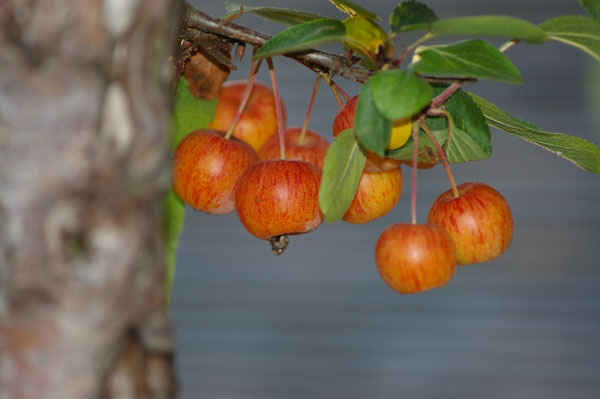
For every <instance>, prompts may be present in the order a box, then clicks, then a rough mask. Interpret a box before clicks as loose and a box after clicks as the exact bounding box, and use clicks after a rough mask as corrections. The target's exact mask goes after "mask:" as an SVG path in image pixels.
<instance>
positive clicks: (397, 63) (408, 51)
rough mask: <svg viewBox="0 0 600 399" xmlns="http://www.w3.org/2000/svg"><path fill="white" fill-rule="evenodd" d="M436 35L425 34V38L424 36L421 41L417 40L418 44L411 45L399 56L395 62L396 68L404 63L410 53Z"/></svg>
mask: <svg viewBox="0 0 600 399" xmlns="http://www.w3.org/2000/svg"><path fill="white" fill-rule="evenodd" d="M434 36H435V34H433V33H431V32H429V33H427V34H425V35H424V36H422V37H421V38H420V39H419V40H417V41H416V42H414V43H413V44H411V45H410V46H408V47H407V48H406V49H405V50H404V51H403V52H402V53H401V54H400V55H399V56H398V58H396V59H395V60H394V66H398V65H400V64H401V63H402V61H404V58H405V57H406V56H407V55H408V53H410V52H411V51H412V50H414V49H415V48H416V47H418V46H419V45H421V43H424V42H426V41H427V40H429V39H431V38H432V37H434Z"/></svg>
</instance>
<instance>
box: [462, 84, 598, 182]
mask: <svg viewBox="0 0 600 399" xmlns="http://www.w3.org/2000/svg"><path fill="white" fill-rule="evenodd" d="M470 95H471V97H472V98H473V100H474V101H475V103H476V104H477V105H478V106H479V108H480V109H481V111H482V112H483V114H484V115H485V118H486V119H487V122H488V123H489V124H490V126H493V127H495V128H497V129H500V130H503V131H505V132H507V133H510V134H513V135H515V136H517V137H520V138H522V139H523V140H526V141H529V142H530V143H533V144H536V145H538V146H540V147H542V148H545V149H546V150H548V151H551V152H553V153H555V154H556V155H558V156H561V157H563V158H565V159H567V160H569V161H571V162H573V163H574V164H575V165H577V166H579V167H580V168H582V169H585V170H588V171H590V172H592V173H600V149H599V148H598V147H597V146H596V145H594V144H593V143H590V142H589V141H587V140H584V139H582V138H579V137H574V136H570V135H567V134H563V133H550V132H547V131H544V130H542V129H540V128H539V127H537V126H535V125H533V124H531V123H529V122H525V121H524V120H521V119H519V118H516V117H514V116H511V115H509V114H508V113H506V112H504V111H502V110H501V109H500V108H498V107H496V106H495V105H494V104H492V103H491V102H489V101H487V100H484V99H483V98H481V97H479V96H476V95H475V94H472V93H470Z"/></svg>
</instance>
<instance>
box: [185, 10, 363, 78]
mask: <svg viewBox="0 0 600 399" xmlns="http://www.w3.org/2000/svg"><path fill="white" fill-rule="evenodd" d="M183 26H184V27H188V28H195V29H200V30H202V31H204V32H209V33H213V34H216V35H219V36H221V37H224V38H226V39H228V40H231V41H236V42H242V43H247V44H252V45H254V46H261V45H262V44H264V43H265V42H266V41H267V40H269V39H270V38H271V36H270V35H267V34H266V33H262V32H258V31H255V30H253V29H249V28H246V27H244V26H241V25H238V24H235V23H233V22H229V21H225V20H222V19H217V18H213V17H211V16H210V15H207V14H205V13H203V12H202V11H200V10H198V9H196V8H195V7H194V6H192V5H190V4H189V3H186V7H185V14H184V18H183ZM286 56H287V57H289V58H292V59H294V60H296V61H298V62H300V63H301V64H303V65H305V66H307V67H309V68H311V69H313V70H315V71H323V72H329V73H330V74H331V75H339V76H342V77H344V78H346V79H350V80H353V81H355V82H364V81H365V80H367V79H368V78H369V74H370V72H369V71H368V70H366V69H363V68H358V67H353V66H352V61H351V60H348V59H347V58H346V57H344V56H342V55H337V54H330V53H325V52H323V51H317V50H308V51H303V52H301V53H294V54H286Z"/></svg>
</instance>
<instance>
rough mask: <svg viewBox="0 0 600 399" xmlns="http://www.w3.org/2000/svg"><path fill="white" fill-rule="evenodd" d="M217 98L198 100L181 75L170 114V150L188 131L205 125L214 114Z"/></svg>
mask: <svg viewBox="0 0 600 399" xmlns="http://www.w3.org/2000/svg"><path fill="white" fill-rule="evenodd" d="M216 108H217V100H198V99H196V97H194V95H193V94H192V93H191V92H190V89H189V86H188V81H187V79H186V78H185V77H184V76H181V77H180V78H179V80H178V82H177V88H176V89H175V98H174V101H173V113H172V114H171V151H173V150H175V147H177V144H179V142H180V141H181V140H182V139H183V138H184V137H185V136H186V135H187V134H188V133H190V132H192V131H194V130H198V129H202V128H205V127H207V126H208V125H209V124H210V122H211V121H212V120H213V118H214V116H215V109H216Z"/></svg>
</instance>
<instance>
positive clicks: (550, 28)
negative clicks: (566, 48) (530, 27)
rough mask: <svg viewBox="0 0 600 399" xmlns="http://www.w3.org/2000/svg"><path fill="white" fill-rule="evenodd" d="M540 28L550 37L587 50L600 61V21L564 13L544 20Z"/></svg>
mask: <svg viewBox="0 0 600 399" xmlns="http://www.w3.org/2000/svg"><path fill="white" fill-rule="evenodd" d="M540 28H542V29H543V30H545V31H546V32H547V33H548V35H549V36H550V39H552V40H555V41H557V42H562V43H565V44H568V45H571V46H574V47H577V48H578V49H580V50H582V51H585V52H586V53H588V54H589V55H591V56H592V57H594V58H595V59H597V60H598V61H600V22H598V21H597V20H595V19H593V18H590V17H584V16H582V15H563V16H562V17H556V18H552V19H549V20H547V21H544V22H542V23H541V24H540Z"/></svg>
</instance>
